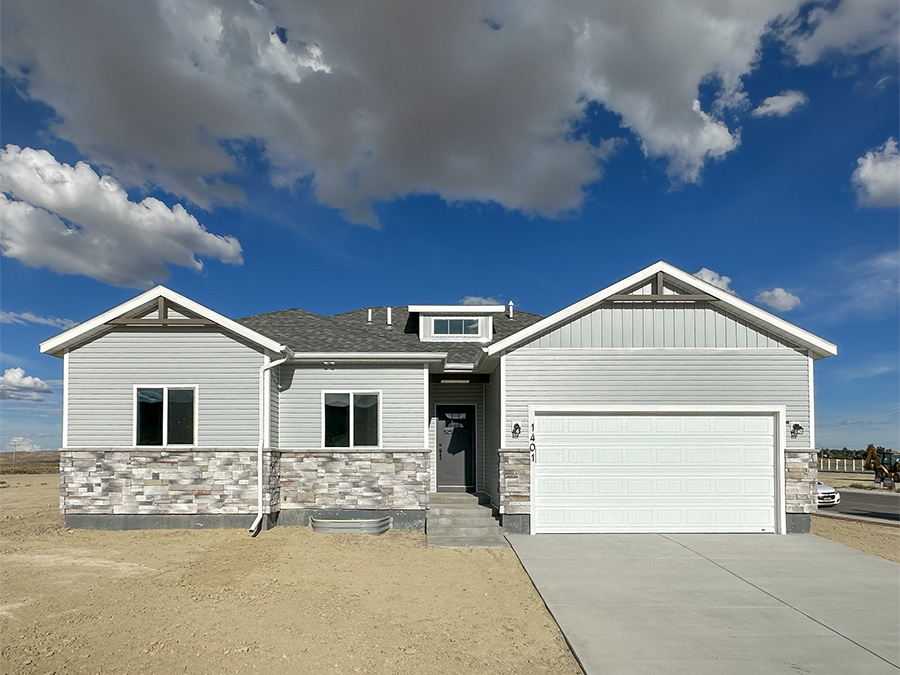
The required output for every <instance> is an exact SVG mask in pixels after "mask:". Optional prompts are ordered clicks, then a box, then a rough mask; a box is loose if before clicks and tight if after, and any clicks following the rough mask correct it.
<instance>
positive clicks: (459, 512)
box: [428, 504, 494, 518]
mask: <svg viewBox="0 0 900 675" xmlns="http://www.w3.org/2000/svg"><path fill="white" fill-rule="evenodd" d="M428 515H429V516H444V517H452V518H456V517H458V518H493V517H494V512H493V511H492V510H491V509H490V508H489V507H486V506H471V505H465V504H441V505H440V506H429V507H428Z"/></svg>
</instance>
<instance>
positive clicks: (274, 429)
mask: <svg viewBox="0 0 900 675" xmlns="http://www.w3.org/2000/svg"><path fill="white" fill-rule="evenodd" d="M269 372H271V373H272V379H271V381H270V384H269V447H270V448H278V409H279V403H280V396H279V392H278V382H279V381H280V377H281V366H276V367H275V368H272V369H271V370H270V371H269Z"/></svg>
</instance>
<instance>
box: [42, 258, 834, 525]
mask: <svg viewBox="0 0 900 675" xmlns="http://www.w3.org/2000/svg"><path fill="white" fill-rule="evenodd" d="M41 351H42V352H44V353H47V354H53V355H54V356H58V357H60V358H62V359H63V364H64V366H63V369H64V407H63V443H62V444H63V447H62V449H61V473H62V479H61V488H60V489H61V498H60V504H61V509H62V512H63V514H64V515H65V520H66V524H67V525H68V526H69V527H90V528H140V527H216V526H218V527H248V526H250V527H252V528H253V529H259V528H266V527H270V526H272V525H273V524H275V523H276V522H277V523H278V524H281V525H285V524H288V525H290V524H308V521H309V517H310V515H313V516H319V517H323V518H328V517H331V518H334V517H338V518H370V517H373V516H377V515H391V516H392V517H393V522H394V527H400V528H417V529H421V528H423V527H424V525H425V521H426V516H427V509H428V506H429V502H430V500H434V499H436V498H434V497H431V496H430V495H433V494H434V493H441V492H452V491H469V492H472V491H475V492H478V493H480V494H481V495H483V496H484V500H485V501H489V502H490V503H491V504H492V505H493V506H494V507H495V509H496V511H497V513H498V514H499V519H500V521H501V523H502V527H503V529H504V530H505V531H507V532H519V533H522V532H525V533H527V532H532V533H543V532H778V533H786V532H802V531H808V529H809V526H810V516H809V514H810V513H812V512H814V511H815V509H816V465H815V457H816V454H815V433H814V432H815V413H814V410H815V407H814V396H813V391H814V390H813V366H814V363H815V361H816V360H817V359H820V358H823V357H827V356H832V355H834V354H836V353H837V348H836V347H835V346H834V345H833V344H831V343H830V342H827V341H825V340H823V339H821V338H819V337H816V336H815V335H812V334H810V333H808V332H806V331H805V330H802V329H801V328H798V327H797V326H794V325H792V324H790V323H788V322H786V321H784V320H783V319H781V318H778V317H776V316H773V315H772V314H770V313H768V312H766V311H764V310H762V309H760V308H758V307H756V306H754V305H752V304H750V303H748V302H746V301H744V300H741V299H739V298H737V297H736V296H734V295H731V294H730V293H728V292H725V291H723V290H721V289H719V288H717V287H715V286H712V285H710V284H708V283H706V282H704V281H702V280H700V279H698V278H696V277H694V276H692V275H690V274H688V273H686V272H684V271H682V270H680V269H678V268H676V267H673V266H672V265H669V264H668V263H665V262H658V263H655V264H653V265H651V266H650V267H647V268H646V269H644V270H641V271H640V272H637V273H636V274H634V275H632V276H630V277H628V278H627V279H623V280H622V281H619V282H617V283H615V284H613V285H611V286H609V287H607V288H605V289H603V290H601V291H599V292H597V293H595V294H593V295H591V296H589V297H587V298H585V299H584V300H581V301H580V302H577V303H575V304H573V305H571V306H569V307H566V308H564V309H561V310H560V311H558V312H556V313H555V314H552V315H550V316H546V317H544V316H539V315H536V314H529V313H526V312H521V311H518V310H516V309H515V308H514V307H513V306H512V303H510V305H509V306H508V307H504V306H502V305H496V306H447V305H409V306H407V307H373V308H366V309H360V310H357V311H353V312H348V313H345V314H336V315H333V316H319V315H316V314H312V313H309V312H305V311H303V310H300V309H287V310H284V311H279V312H272V313H269V314H260V315H258V316H251V317H247V318H243V319H238V320H232V319H229V318H227V317H224V316H222V315H221V314H218V313H216V312H215V311H213V310H211V309H208V308H206V307H204V306H202V305H200V304H198V303H196V302H194V301H192V300H190V299H189V298H186V297H184V296H182V295H179V294H178V293H175V292H173V291H171V290H169V289H167V288H164V287H162V286H158V287H156V288H154V289H152V290H150V291H147V292H146V293H143V294H142V295H139V296H137V297H136V298H134V299H132V300H130V301H128V302H125V303H123V304H122V305H119V306H118V307H115V308H113V309H111V310H109V311H107V312H105V313H104V314H101V315H99V316H97V317H95V318H93V319H91V320H89V321H85V322H84V323H82V324H80V325H78V326H76V327H74V328H72V329H70V330H67V331H65V332H63V333H61V334H60V335H58V336H56V337H54V338H52V339H50V340H47V341H46V342H44V343H43V344H42V345H41Z"/></svg>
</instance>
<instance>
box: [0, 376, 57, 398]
mask: <svg viewBox="0 0 900 675" xmlns="http://www.w3.org/2000/svg"><path fill="white" fill-rule="evenodd" d="M51 391H52V390H51V389H50V385H49V384H47V383H46V382H44V381H43V380H42V379H40V378H39V377H32V376H31V375H26V374H25V371H24V370H23V369H22V368H7V370H6V372H5V373H3V377H2V378H0V399H3V400H9V401H43V400H44V396H43V394H47V393H50V392H51Z"/></svg>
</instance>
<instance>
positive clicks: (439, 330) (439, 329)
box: [434, 318, 479, 335]
mask: <svg viewBox="0 0 900 675" xmlns="http://www.w3.org/2000/svg"><path fill="white" fill-rule="evenodd" d="M478 323H479V322H478V319H438V318H435V319H434V334H435V335H478V333H479V330H478Z"/></svg>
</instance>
